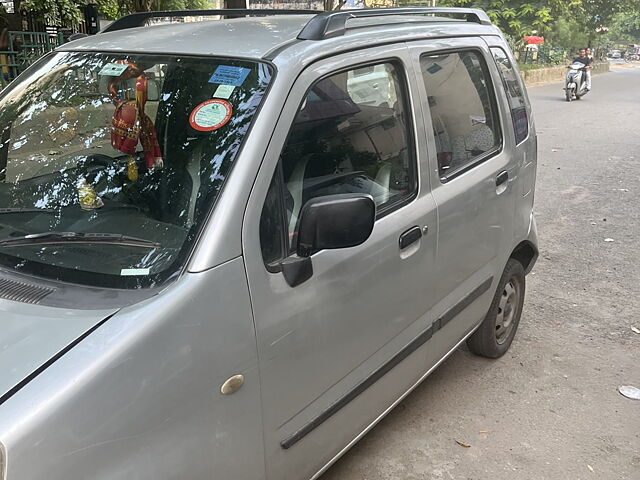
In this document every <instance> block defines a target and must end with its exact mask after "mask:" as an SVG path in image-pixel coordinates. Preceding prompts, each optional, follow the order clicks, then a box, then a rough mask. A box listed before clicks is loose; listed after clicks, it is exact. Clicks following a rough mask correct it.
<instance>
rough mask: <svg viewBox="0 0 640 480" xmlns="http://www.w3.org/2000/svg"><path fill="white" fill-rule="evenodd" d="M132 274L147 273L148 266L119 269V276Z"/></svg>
mask: <svg viewBox="0 0 640 480" xmlns="http://www.w3.org/2000/svg"><path fill="white" fill-rule="evenodd" d="M134 275H149V269H148V268H123V269H121V270H120V276H121V277H131V276H134Z"/></svg>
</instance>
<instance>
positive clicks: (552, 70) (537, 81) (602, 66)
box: [520, 62, 610, 87]
mask: <svg viewBox="0 0 640 480" xmlns="http://www.w3.org/2000/svg"><path fill="white" fill-rule="evenodd" d="M566 71H567V69H566V67H565V66H564V65H559V66H557V67H548V68H538V69H535V70H527V71H526V72H520V75H521V76H522V80H524V83H525V85H526V86H527V87H533V86H539V85H546V84H548V83H558V82H564V79H565V75H566ZM609 71H610V65H609V62H598V63H594V66H593V70H592V71H591V74H592V75H596V74H599V73H606V72H609Z"/></svg>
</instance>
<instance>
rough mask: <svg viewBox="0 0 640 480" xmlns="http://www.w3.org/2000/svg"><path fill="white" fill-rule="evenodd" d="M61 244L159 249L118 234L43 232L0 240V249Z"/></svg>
mask: <svg viewBox="0 0 640 480" xmlns="http://www.w3.org/2000/svg"><path fill="white" fill-rule="evenodd" d="M61 243H106V244H110V245H125V246H128V247H145V248H160V246H161V245H160V244H159V243H158V242H152V241H151V240H145V239H143V238H137V237H130V236H128V235H122V234H119V233H82V232H45V233H32V234H30V235H25V236H23V237H17V238H5V239H4V240H0V247H19V246H23V245H58V244H61Z"/></svg>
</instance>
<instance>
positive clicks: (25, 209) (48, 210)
mask: <svg viewBox="0 0 640 480" xmlns="http://www.w3.org/2000/svg"><path fill="white" fill-rule="evenodd" d="M39 212H45V213H55V212H57V210H54V209H53V208H35V207H8V208H0V215H2V214H4V213H39Z"/></svg>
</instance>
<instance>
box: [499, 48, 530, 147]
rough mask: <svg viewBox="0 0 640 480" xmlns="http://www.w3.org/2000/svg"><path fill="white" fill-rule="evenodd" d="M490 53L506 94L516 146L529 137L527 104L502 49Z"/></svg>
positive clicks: (518, 81) (516, 77) (515, 73)
mask: <svg viewBox="0 0 640 480" xmlns="http://www.w3.org/2000/svg"><path fill="white" fill-rule="evenodd" d="M491 53H492V54H493V58H494V59H495V61H496V65H497V66H498V71H499V72H500V77H501V78H502V83H503V84H504V89H505V91H506V93H507V100H508V101H509V109H510V110H511V119H512V121H513V130H514V132H515V137H516V144H518V143H520V142H522V141H523V140H524V139H525V138H527V136H529V118H528V116H527V103H526V101H525V98H524V92H523V89H522V81H521V80H520V79H519V78H518V74H517V72H516V71H515V70H514V69H513V65H512V64H511V61H510V60H509V57H508V56H507V54H506V52H505V51H504V50H503V49H502V48H498V47H495V48H492V49H491Z"/></svg>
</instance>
